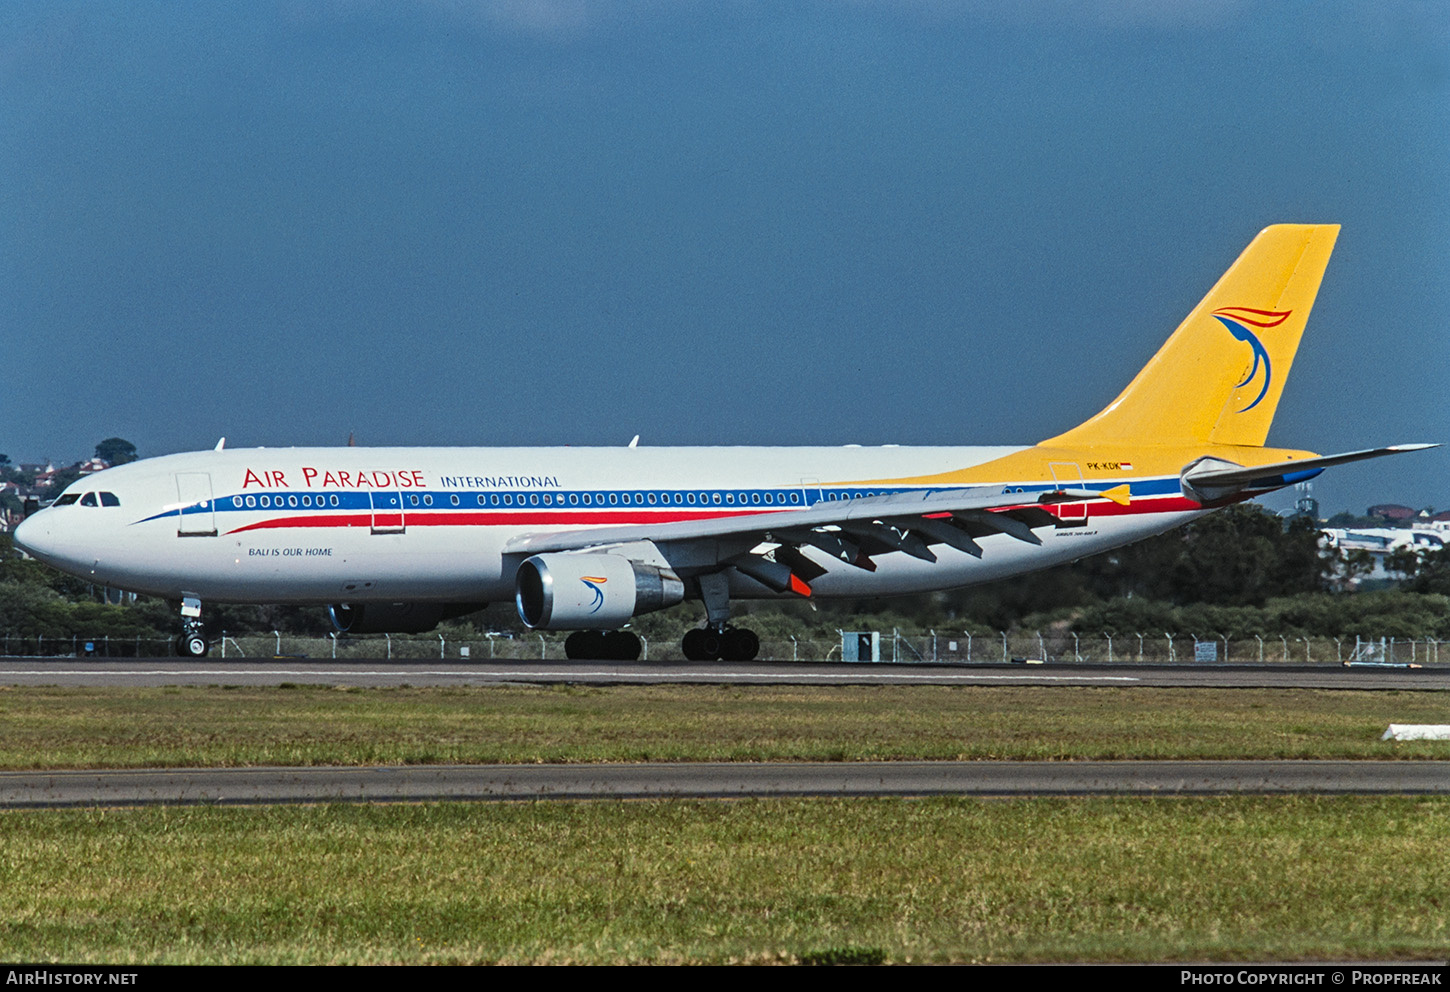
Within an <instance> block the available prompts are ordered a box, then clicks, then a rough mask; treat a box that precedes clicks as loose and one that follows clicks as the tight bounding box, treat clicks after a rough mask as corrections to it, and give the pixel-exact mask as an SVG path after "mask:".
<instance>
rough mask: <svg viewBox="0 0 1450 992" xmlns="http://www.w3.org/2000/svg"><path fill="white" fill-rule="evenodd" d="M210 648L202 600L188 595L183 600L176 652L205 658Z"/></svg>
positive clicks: (185, 656) (186, 655) (182, 655)
mask: <svg viewBox="0 0 1450 992" xmlns="http://www.w3.org/2000/svg"><path fill="white" fill-rule="evenodd" d="M210 650H211V644H210V643H209V642H208V641H207V639H206V630H205V628H203V627H202V624H201V600H199V599H197V598H196V597H195V596H186V597H184V598H183V599H182V600H181V635H180V636H179V637H177V638H176V653H177V654H179V655H180V656H181V657H183V658H205V657H206V654H207V652H208V651H210Z"/></svg>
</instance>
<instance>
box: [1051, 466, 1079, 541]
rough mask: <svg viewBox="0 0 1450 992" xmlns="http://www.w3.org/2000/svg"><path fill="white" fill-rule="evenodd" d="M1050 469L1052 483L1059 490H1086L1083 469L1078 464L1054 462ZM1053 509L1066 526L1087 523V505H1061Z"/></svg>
mask: <svg viewBox="0 0 1450 992" xmlns="http://www.w3.org/2000/svg"><path fill="white" fill-rule="evenodd" d="M1048 467H1049V468H1050V469H1051V470H1052V481H1053V483H1054V484H1055V485H1056V486H1057V488H1059V489H1083V488H1086V484H1085V483H1084V482H1083V478H1082V468H1081V467H1080V466H1079V465H1078V463H1077V462H1052V463H1051V464H1050V465H1049V466H1048ZM1053 509H1054V511H1055V512H1056V513H1057V518H1058V519H1059V520H1061V521H1062V522H1063V524H1064V525H1066V526H1073V525H1074V524H1085V523H1087V515H1088V509H1087V504H1086V503H1059V504H1058V505H1057V506H1056V507H1054V508H1053Z"/></svg>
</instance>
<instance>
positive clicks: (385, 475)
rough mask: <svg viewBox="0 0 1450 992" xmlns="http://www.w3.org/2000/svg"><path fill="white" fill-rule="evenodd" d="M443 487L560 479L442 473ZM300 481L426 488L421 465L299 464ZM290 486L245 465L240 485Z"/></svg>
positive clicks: (282, 477)
mask: <svg viewBox="0 0 1450 992" xmlns="http://www.w3.org/2000/svg"><path fill="white" fill-rule="evenodd" d="M294 477H295V476H294ZM439 483H440V484H441V485H443V486H445V487H453V488H460V489H558V488H559V480H558V478H557V477H555V476H552V475H467V476H445V477H443V478H441V479H440V480H439ZM302 485H303V487H305V488H307V489H425V488H427V485H428V483H427V481H426V480H425V479H424V476H423V471H422V470H421V469H405V470H402V471H385V470H377V471H370V472H369V471H364V472H358V471H355V470H346V471H344V470H342V469H336V470H332V469H320V468H312V467H311V466H303V468H302ZM253 486H256V487H258V488H261V489H291V488H292V484H291V483H290V482H289V481H288V480H287V473H286V472H285V471H282V470H281V469H261V470H257V469H250V468H249V469H247V470H246V475H245V476H244V477H243V479H242V489H243V490H246V489H250V488H252V487H253Z"/></svg>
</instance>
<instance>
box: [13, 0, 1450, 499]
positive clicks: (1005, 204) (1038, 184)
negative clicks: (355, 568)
mask: <svg viewBox="0 0 1450 992" xmlns="http://www.w3.org/2000/svg"><path fill="white" fill-rule="evenodd" d="M1447 191H1450V15H1447V14H1446V13H1445V8H1444V5H1443V4H1442V3H1439V2H1417V3H1412V2H1393V0H1391V2H1384V0H1377V2H1373V3H1370V2H1366V3H1332V2H1331V3H1292V2H1289V3H1252V2H1247V0H1244V2H1237V0H1197V2H1194V0H1181V2H1177V3H1172V4H1159V3H1152V2H1149V0H1130V2H1123V3H1114V4H1106V3H1105V4H1101V5H1094V4H1078V3H1066V2H1062V3H1058V2H1047V0H1027V2H1022V3H1013V4H1001V3H988V2H980V3H978V2H966V0H962V2H953V0H876V2H866V0H860V2H847V0H837V2H816V3H809V2H802V3H788V2H780V3H765V2H731V0H723V2H714V3H686V2H663V0H637V2H623V0H595V2H584V0H511V2H499V3H483V2H469V0H415V2H407V0H394V2H386V3H385V2H348V0H334V2H268V0H260V2H255V3H250V4H220V3H195V4H190V3H188V4H175V3H153V2H146V0H129V2H126V3H119V2H111V3H100V2H64V0H58V2H51V3H44V4H39V3H33V2H28V0H27V2H10V0H0V348H3V352H0V354H3V366H4V368H5V370H6V372H7V374H6V376H5V386H4V391H3V393H0V424H3V427H0V451H3V452H5V453H7V454H9V455H10V457H11V458H12V459H14V460H16V461H20V460H26V461H29V460H38V459H41V458H44V457H50V458H54V459H57V460H62V459H64V460H73V459H74V458H78V457H81V456H83V455H88V454H89V453H90V449H91V447H92V446H93V445H94V444H95V442H96V441H98V440H100V439H101V438H103V437H108V436H111V435H113V434H119V435H121V436H123V437H126V438H129V439H130V440H131V441H133V442H134V443H135V444H136V445H137V447H138V448H139V449H140V451H141V453H142V454H143V455H156V454H164V453H167V452H171V451H179V450H187V449H193V448H203V447H210V446H212V445H213V444H215V442H216V439H217V438H218V437H220V436H222V435H225V436H227V438H228V443H229V444H230V445H232V446H242V445H268V446H285V445H310V444H339V443H343V442H345V441H346V439H347V437H348V434H349V432H354V431H355V432H356V435H357V438H358V440H359V443H362V444H370V445H381V444H477V445H519V444H525V445H526V444H624V443H627V442H628V440H629V439H630V437H631V436H633V435H634V434H640V435H642V442H641V443H644V444H742V443H748V444H842V443H863V444H879V443H904V444H911V443H916V444H956V443H966V444H972V443H1030V442H1033V441H1036V440H1039V439H1040V438H1042V437H1045V436H1049V435H1051V434H1054V433H1057V432H1058V431H1060V430H1062V429H1064V428H1066V427H1068V426H1071V425H1072V424H1074V423H1076V422H1078V421H1080V420H1082V419H1084V418H1085V417H1087V416H1089V415H1091V414H1092V413H1094V412H1096V411H1097V410H1098V409H1099V408H1101V407H1102V406H1103V405H1104V404H1106V403H1107V402H1108V401H1109V400H1111V399H1112V398H1113V396H1114V395H1116V393H1117V392H1118V390H1119V389H1121V387H1122V386H1123V385H1124V384H1126V382H1127V381H1128V379H1129V378H1131V376H1132V375H1133V374H1134V373H1135V372H1136V371H1137V369H1138V368H1139V367H1140V366H1141V365H1142V363H1143V362H1144V361H1146V359H1147V358H1148V357H1149V356H1150V355H1151V354H1152V353H1153V351H1154V350H1156V348H1157V347H1158V345H1159V344H1160V343H1161V342H1162V340H1163V339H1164V338H1165V337H1166V336H1167V334H1168V333H1169V332H1170V331H1171V330H1172V329H1173V327H1174V326H1176V324H1177V322H1178V321H1179V320H1180V319H1181V318H1182V316H1183V315H1184V314H1185V313H1186V312H1187V311H1188V309H1189V308H1190V307H1191V306H1192V304H1193V303H1195V302H1196V301H1197V300H1198V298H1199V297H1200V296H1202V294H1203V293H1204V292H1205V291H1206V290H1207V289H1208V288H1209V286H1211V285H1212V283H1213V282H1214V280H1215V279H1217V277H1218V275H1219V274H1220V273H1221V272H1222V271H1223V269H1224V268H1225V267H1226V266H1227V265H1228V264H1229V263H1230V262H1232V260H1233V259H1234V258H1235V257H1236V256H1237V254H1238V252H1239V251H1240V250H1241V249H1242V248H1243V246H1244V245H1245V244H1247V243H1248V241H1249V240H1250V239H1251V238H1252V237H1253V235H1254V234H1255V232H1257V231H1258V230H1259V229H1260V228H1262V227H1264V226H1265V225H1267V224H1269V223H1273V222H1277V221H1296V222H1337V223H1341V224H1343V225H1344V230H1343V232H1342V234H1341V236H1340V240H1339V245H1338V248H1337V250H1336V253H1335V257H1334V259H1333V261H1332V262H1331V263H1330V268H1329V273H1328V276H1327V277H1326V280H1325V284H1324V288H1323V290H1322V291H1321V294H1320V297H1319V302H1318V304H1317V306H1316V308H1315V313H1314V316H1313V318H1312V319H1311V321H1310V326H1309V331H1308V334H1307V335H1306V338H1305V342H1304V345H1303V347H1302V349H1301V351H1300V355H1299V358H1298V360H1297V362H1296V364H1295V368H1294V372H1293V375H1292V376H1291V378H1290V380H1289V384H1288V388H1287V390H1286V392H1285V394H1284V399H1283V402H1282V404H1281V406H1280V409H1279V414H1278V418H1277V420H1276V422H1275V426H1274V430H1273V433H1272V434H1271V435H1270V439H1269V440H1270V443H1272V444H1278V445H1282V446H1286V447H1304V448H1310V449H1314V450H1319V451H1325V452H1329V451H1343V450H1349V449H1354V448H1359V447H1371V446H1376V445H1379V444H1385V443H1393V442H1399V441H1422V440H1424V441H1450V413H1447V404H1446V393H1447V389H1446V387H1447V380H1450V376H1447V368H1450V363H1447V353H1446V329H1447V327H1450V265H1447V261H1450V258H1447V254H1450V253H1447V237H1450V210H1447V203H1450V192H1447ZM1447 469H1450V455H1447V454H1446V453H1445V452H1443V451H1437V452H1432V453H1428V454H1419V455H1406V456H1403V457H1401V458H1398V459H1392V460H1390V461H1388V462H1381V463H1378V464H1375V465H1373V466H1350V467H1346V468H1341V469H1336V470H1333V471H1331V472H1329V473H1326V474H1325V475H1324V476H1323V477H1322V478H1321V479H1320V480H1319V482H1317V483H1316V494H1317V495H1318V496H1319V498H1320V499H1321V502H1322V503H1323V504H1324V507H1325V509H1326V510H1328V511H1330V512H1333V511H1334V510H1337V509H1341V508H1351V509H1356V510H1358V509H1362V508H1363V507H1364V506H1365V505H1366V504H1368V503H1370V502H1378V501H1393V502H1404V503H1409V504H1412V505H1416V506H1421V505H1427V504H1434V505H1437V506H1441V507H1446V506H1450V484H1447V483H1450V478H1447Z"/></svg>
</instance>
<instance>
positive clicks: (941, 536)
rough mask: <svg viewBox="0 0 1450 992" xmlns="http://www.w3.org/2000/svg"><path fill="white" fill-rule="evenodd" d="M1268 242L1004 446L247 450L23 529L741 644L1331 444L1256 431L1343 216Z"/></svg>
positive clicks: (1165, 504)
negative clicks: (1041, 434) (814, 602)
mask: <svg viewBox="0 0 1450 992" xmlns="http://www.w3.org/2000/svg"><path fill="white" fill-rule="evenodd" d="M1338 233H1339V228H1338V226H1337V225H1292V224H1280V225H1274V226H1272V227H1269V228H1266V229H1265V230H1263V231H1262V232H1260V233H1259V235H1258V236H1257V237H1255V238H1254V240H1253V241H1252V243H1250V244H1249V246H1248V248H1247V249H1245V250H1244V252H1243V254H1242V255H1240V256H1239V258H1238V260H1237V261H1235V262H1234V264H1233V265H1232V266H1231V267H1230V268H1229V269H1228V271H1227V272H1226V273H1225V274H1224V275H1223V276H1222V277H1221V278H1220V279H1219V281H1218V283H1217V284H1216V285H1215V286H1214V287H1213V289H1212V290H1210V291H1209V293H1208V295H1207V296H1205V297H1204V298H1203V300H1202V301H1201V302H1200V303H1199V304H1198V306H1197V307H1195V308H1194V309H1193V311H1192V312H1191V313H1190V314H1189V315H1188V317H1187V318H1186V319H1185V320H1184V321H1183V323H1182V324H1180V325H1179V327H1178V328H1177V330H1175V331H1174V332H1173V334H1172V335H1171V336H1170V337H1169V338H1168V340H1167V342H1166V343H1165V344H1164V345H1163V346H1162V347H1161V348H1160V349H1159V351H1158V353H1157V354H1156V355H1155V356H1154V357H1153V358H1152V360H1151V361H1149V362H1148V364H1147V365H1146V366H1145V367H1144V368H1143V369H1142V370H1141V371H1140V372H1139V373H1138V375H1137V376H1136V377H1135V378H1134V379H1133V380H1132V382H1131V383H1129V384H1128V386H1127V388H1126V389H1124V390H1123V392H1122V393H1121V394H1120V395H1119V396H1118V397H1117V399H1115V400H1113V401H1112V402H1111V403H1110V404H1108V405H1107V407H1105V408H1104V409H1103V410H1102V412H1100V413H1098V414H1097V415H1096V416H1094V417H1092V418H1091V419H1089V420H1087V421H1086V422H1084V423H1082V424H1080V425H1079V426H1077V427H1074V428H1072V429H1071V430H1069V431H1067V432H1065V433H1063V434H1059V435H1057V436H1056V437H1052V438H1048V439H1047V440H1044V441H1041V442H1039V443H1038V444H1035V445H1027V446H1023V445H1014V446H996V447H894V446H887V447H879V448H875V447H871V448H868V447H858V446H846V447H802V448H773V447H718V448H665V447H661V448H652V447H640V446H637V445H634V444H631V445H630V446H629V447H614V448H575V447H569V448H366V447H345V448H280V449H271V448H254V449H228V448H226V447H225V439H223V442H221V443H218V445H217V446H216V448H215V449H214V450H209V451H200V452H192V453H187V454H177V455H167V456H165V457H160V458H152V459H147V460H144V461H139V462H133V463H131V464H127V465H122V466H118V467H116V468H111V469H107V470H106V471H103V472H100V473H97V474H94V475H90V476H87V477H85V478H82V479H81V480H79V481H78V482H76V483H74V484H73V485H71V486H70V487H69V488H67V489H66V490H65V492H64V493H63V494H62V495H61V496H59V497H58V498H57V499H56V500H55V501H54V502H53V503H52V504H51V505H50V506H49V507H46V508H44V509H42V510H40V511H39V512H37V513H35V514H33V515H32V516H30V517H29V518H28V519H26V520H25V521H24V522H23V523H22V524H21V525H20V526H19V527H18V528H17V530H16V532H15V542H16V543H17V544H18V545H19V546H20V547H21V548H22V549H24V550H25V551H26V552H27V553H29V554H30V555H32V556H34V557H36V558H38V559H40V560H41V561H44V562H47V563H49V564H51V565H53V566H55V567H56V568H59V569H61V570H62V571H65V572H68V573H70V574H72V575H76V576H79V577H82V578H84V579H86V580H87V581H91V582H96V583H101V584H105V585H107V586H112V587H116V588H121V589H127V590H132V591H135V592H140V593H147V594H151V595H155V596H161V597H166V598H168V599H170V600H173V601H177V602H179V604H180V619H181V635H180V637H178V639H177V642H176V647H177V651H178V653H180V654H182V655H188V656H193V657H195V656H201V655H205V654H206V653H207V650H208V647H209V644H208V639H207V633H206V627H205V624H204V618H203V604H204V603H205V602H208V601H210V602H213V603H291V604H314V605H318V606H325V607H327V609H328V611H329V613H330V615H331V618H332V621H333V623H334V624H335V625H336V627H337V629H338V630H339V631H344V632H357V633H370V632H371V633H382V632H422V631H425V630H430V629H432V628H433V627H435V626H436V625H437V624H438V623H439V622H440V621H442V620H444V619H448V618H452V617H456V616H461V615H463V614H466V613H469V612H472V611H474V610H476V609H479V608H481V607H482V606H484V605H486V604H488V603H491V602H498V601H501V600H502V601H509V600H512V601H513V603H514V604H515V605H516V607H517V610H518V613H519V616H520V617H521V618H522V620H523V622H524V623H525V624H526V625H528V626H529V627H530V628H533V629H539V630H568V631H572V632H573V633H572V634H571V635H570V636H569V637H568V638H567V641H566V645H565V650H566V653H567V654H568V656H569V657H571V658H596V659H621V660H630V659H633V658H637V657H638V656H639V651H640V641H639V638H638V637H637V636H636V635H634V634H633V633H631V632H630V631H629V630H627V629H625V628H627V626H628V625H629V623H630V621H631V620H632V618H634V617H636V616H639V615H640V614H643V613H648V612H651V611H654V610H660V609H664V608H666V607H670V606H674V605H676V604H678V603H681V602H684V601H686V600H689V601H692V602H698V603H699V604H700V609H701V613H702V615H701V618H700V620H699V622H698V623H697V624H696V626H694V627H693V628H691V629H690V630H688V631H687V632H686V633H685V634H684V638H683V641H682V645H681V646H682V650H683V652H684V654H685V656H686V657H687V658H689V659H691V660H695V661H707V660H715V659H723V660H731V661H748V660H751V659H753V658H754V657H755V656H756V654H757V652H758V651H759V643H760V642H759V639H758V637H757V636H756V635H755V634H754V633H753V632H751V631H750V630H748V629H746V628H744V627H737V626H733V625H732V624H731V623H730V616H731V604H732V603H733V602H734V601H736V600H741V599H768V598H802V597H816V598H821V599H825V598H831V597H853V598H854V597H875V596H888V595H893V594H904V593H920V592H927V591H931V590H939V589H950V588H955V587H959V586H965V585H970V584H973V583H979V582H986V581H991V580H994V579H1000V578H1003V577H1006V576H1011V575H1017V574H1020V573H1023V572H1028V571H1032V570H1035V569H1042V568H1047V567H1050V566H1053V565H1057V564H1060V563H1063V562H1069V561H1073V560H1076V559H1078V558H1082V557H1083V556H1085V555H1091V554H1096V553H1098V552H1102V551H1106V550H1108V549H1110V548H1115V547H1119V546H1121V545H1124V544H1128V543H1130V542H1132V541H1137V540H1140V539H1142V538H1145V537H1149V536H1152V535H1154V534H1159V533H1162V532H1163V531H1166V530H1168V529H1169V528H1172V527H1176V526H1179V525H1180V524H1183V523H1185V522H1187V521H1190V520H1193V519H1194V518H1195V517H1198V516H1200V515H1202V514H1204V513H1207V512H1210V511H1212V510H1214V509H1216V508H1218V507H1222V506H1226V505H1228V504H1231V503H1237V502H1240V501H1243V500H1247V499H1252V498H1254V497H1256V496H1260V495H1262V494H1264V493H1268V492H1272V491H1273V490H1276V489H1280V488H1283V487H1285V486H1291V485H1293V484H1295V483H1297V482H1300V481H1303V480H1306V479H1310V478H1313V477H1314V476H1316V475H1318V474H1319V473H1320V472H1321V471H1323V470H1324V469H1325V468H1327V467H1329V466H1332V465H1337V464H1341V463H1344V462H1352V461H1358V460H1360V459H1366V458H1375V457H1379V456H1382V455H1389V454H1394V453H1397V452H1403V451H1410V450H1416V449H1420V448H1427V447H1434V445H1427V444H1412V445H1396V446H1392V447H1386V448H1375V449H1369V450H1362V451H1351V452H1346V453H1342V454H1336V455H1328V456H1320V455H1316V454H1314V453H1312V452H1308V451H1298V450H1290V449H1279V448H1268V447H1265V446H1264V441H1265V439H1266V438H1267V436H1268V432H1269V425H1270V422H1271V420H1272V419H1273V415H1274V411H1275V408H1276V407H1277V406H1278V403H1279V397H1280V395H1281V394H1282V392H1283V389H1284V383H1285V379H1286V378H1287V376H1288V372H1289V367H1290V365H1291V363H1292V362H1293V359H1294V354H1295V351H1296V350H1297V348H1298V345H1299V338H1300V336H1301V334H1302V333H1303V331H1304V326H1305V323H1306V321H1307V319H1308V317H1309V311H1310V308H1311V307H1312V305H1313V303H1314V298H1315V295H1316V294H1317V292H1318V289H1319V283H1320V280H1321V278H1322V277H1323V273H1324V268H1325V266H1326V265H1327V263H1328V261H1329V255H1330V252H1331V251H1332V249H1333V247H1334V242H1335V239H1336V237H1337V236H1338Z"/></svg>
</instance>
